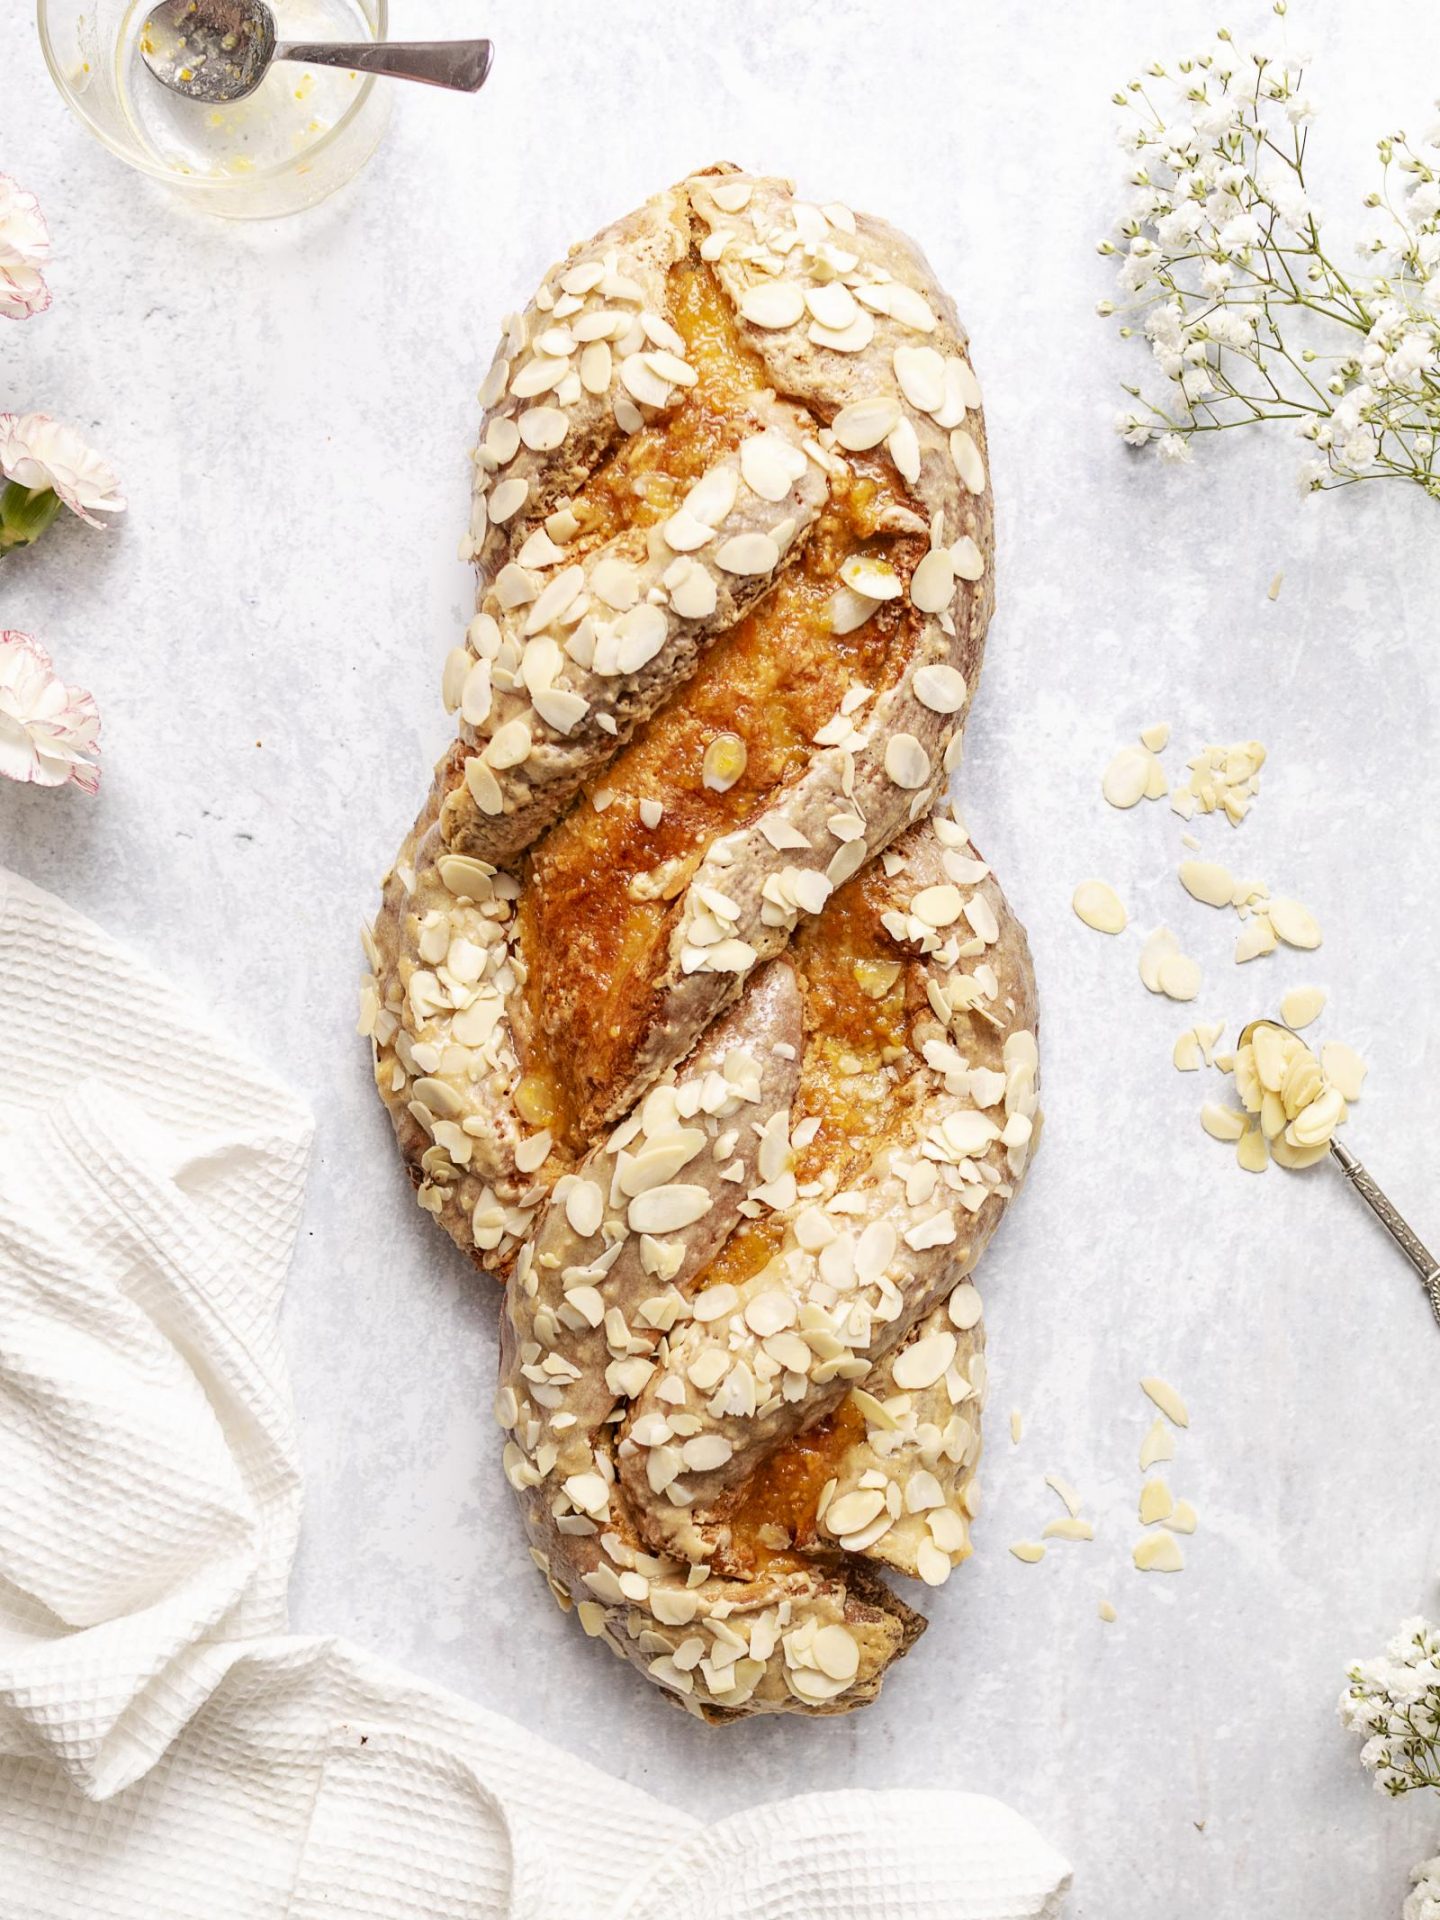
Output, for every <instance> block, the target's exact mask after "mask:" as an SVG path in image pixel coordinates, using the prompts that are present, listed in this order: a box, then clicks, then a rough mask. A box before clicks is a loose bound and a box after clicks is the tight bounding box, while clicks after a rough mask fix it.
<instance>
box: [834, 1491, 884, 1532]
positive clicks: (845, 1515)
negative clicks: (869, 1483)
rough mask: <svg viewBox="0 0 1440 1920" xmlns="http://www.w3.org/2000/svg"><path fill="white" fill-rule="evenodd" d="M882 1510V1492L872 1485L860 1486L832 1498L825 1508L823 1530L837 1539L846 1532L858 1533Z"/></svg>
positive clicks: (876, 1517)
mask: <svg viewBox="0 0 1440 1920" xmlns="http://www.w3.org/2000/svg"><path fill="white" fill-rule="evenodd" d="M884 1511H885V1496H884V1494H883V1493H881V1492H880V1491H879V1490H878V1489H877V1488H874V1487H860V1488H857V1489H856V1490H855V1492H853V1493H842V1494H841V1495H840V1496H839V1498H838V1499H835V1500H832V1501H831V1502H830V1504H829V1506H828V1507H827V1508H826V1509H825V1517H824V1521H823V1523H822V1524H823V1525H824V1528H825V1531H826V1532H827V1533H828V1534H832V1535H833V1536H834V1537H835V1538H836V1539H837V1540H838V1539H841V1538H842V1537H843V1536H845V1535H847V1534H852V1533H859V1532H860V1530H861V1529H862V1528H863V1527H868V1526H869V1525H870V1523H871V1521H872V1520H875V1519H878V1517H879V1516H880V1514H882V1513H883V1512H884Z"/></svg>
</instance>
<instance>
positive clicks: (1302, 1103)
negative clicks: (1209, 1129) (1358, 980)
mask: <svg viewBox="0 0 1440 1920" xmlns="http://www.w3.org/2000/svg"><path fill="white" fill-rule="evenodd" d="M1235 1081H1236V1088H1237V1091H1238V1092H1239V1094H1240V1098H1241V1101H1242V1103H1243V1104H1244V1106H1245V1108H1246V1110H1247V1111H1248V1112H1250V1113H1254V1114H1258V1115H1259V1116H1260V1124H1261V1128H1262V1130H1263V1132H1264V1134H1265V1136H1266V1138H1267V1139H1268V1140H1269V1142H1270V1151H1271V1153H1272V1154H1273V1155H1274V1157H1275V1158H1276V1159H1277V1160H1278V1161H1279V1162H1280V1164H1281V1165H1282V1166H1286V1167H1306V1166H1310V1165H1312V1164H1313V1163H1314V1162H1315V1161H1317V1160H1323V1159H1324V1158H1325V1157H1326V1155H1327V1154H1328V1155H1329V1157H1330V1158H1331V1159H1332V1160H1334V1161H1335V1162H1336V1163H1337V1164H1338V1165H1339V1167H1340V1170H1341V1172H1342V1173H1343V1174H1344V1176H1345V1178H1346V1179H1347V1180H1348V1181H1349V1183H1350V1185H1351V1186H1352V1187H1353V1188H1354V1189H1355V1191H1356V1192H1357V1193H1358V1194H1359V1195H1360V1198H1361V1199H1362V1200H1363V1201H1364V1202H1365V1204H1366V1206H1367V1207H1369V1209H1370V1211H1371V1212H1372V1213H1373V1214H1374V1215H1375V1218H1376V1219H1377V1220H1378V1221H1379V1222H1380V1224H1381V1226H1382V1227H1384V1229H1385V1231H1386V1233H1388V1234H1389V1236H1390V1238H1391V1239H1392V1240H1393V1241H1394V1242H1395V1244H1396V1246H1397V1247H1399V1249H1400V1251H1401V1252H1402V1253H1403V1254H1404V1256H1405V1258H1406V1259H1407V1260H1408V1261H1409V1262H1410V1264H1411V1266H1412V1267H1413V1268H1414V1269H1415V1271H1416V1273H1417V1274H1418V1275H1419V1276H1420V1283H1421V1285H1422V1286H1423V1287H1424V1288H1425V1291H1426V1293H1427V1294H1428V1295H1429V1299H1430V1307H1431V1310H1432V1312H1433V1313H1434V1315H1435V1319H1436V1321H1437V1323H1440V1260H1437V1259H1436V1258H1435V1256H1434V1254H1433V1253H1431V1252H1430V1250H1429V1248H1428V1247H1427V1246H1426V1245H1425V1243H1424V1242H1423V1241H1422V1240H1421V1238H1420V1236H1419V1234H1417V1233H1416V1232H1415V1230H1414V1228H1413V1227H1411V1226H1410V1224H1409V1222H1408V1221H1407V1220H1406V1219H1405V1218H1404V1217H1403V1216H1402V1214H1401V1213H1400V1212H1399V1210H1398V1209H1397V1208H1396V1206H1395V1205H1394V1203H1393V1202H1392V1201H1391V1200H1389V1199H1388V1198H1387V1197H1386V1195H1385V1194H1384V1193H1382V1192H1381V1190H1380V1188H1379V1186H1377V1184H1376V1182H1375V1180H1374V1178H1373V1176H1372V1175H1371V1174H1370V1173H1368V1172H1367V1171H1366V1169H1365V1168H1364V1167H1363V1166H1362V1165H1361V1164H1360V1162H1359V1160H1357V1159H1356V1157H1355V1155H1354V1154H1353V1153H1351V1151H1350V1149H1349V1148H1348V1147H1347V1146H1345V1145H1344V1144H1343V1143H1342V1142H1341V1141H1339V1140H1337V1139H1336V1137H1335V1129H1336V1127H1338V1126H1339V1125H1340V1123H1341V1122H1342V1121H1343V1120H1344V1119H1345V1117H1346V1114H1347V1111H1348V1109H1347V1107H1346V1102H1345V1095H1344V1091H1343V1089H1342V1088H1340V1087H1337V1086H1334V1085H1332V1084H1331V1083H1330V1082H1329V1081H1328V1080H1327V1079H1326V1077H1325V1074H1324V1073H1323V1072H1322V1070H1321V1065H1320V1062H1319V1061H1318V1060H1317V1059H1316V1058H1315V1055H1314V1054H1313V1053H1312V1052H1311V1050H1310V1048H1309V1047H1308V1046H1307V1045H1306V1044H1305V1042H1304V1041H1303V1040H1302V1039H1301V1038H1300V1036H1299V1034H1298V1033H1296V1032H1294V1031H1293V1029H1291V1028H1290V1027H1287V1026H1284V1025H1282V1024H1281V1022H1280V1021H1278V1020H1252V1021H1251V1022H1250V1024H1249V1025H1248V1026H1247V1027H1245V1028H1243V1029H1242V1030H1241V1034H1240V1044H1239V1046H1238V1048H1237V1049H1236V1054H1235ZM1352 1091H1353V1089H1352Z"/></svg>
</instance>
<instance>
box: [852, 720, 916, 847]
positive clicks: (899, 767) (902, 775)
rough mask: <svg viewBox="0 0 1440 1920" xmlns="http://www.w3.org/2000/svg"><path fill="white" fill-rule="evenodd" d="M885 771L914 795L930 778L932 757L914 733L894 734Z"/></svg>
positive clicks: (891, 737) (886, 750) (886, 745)
mask: <svg viewBox="0 0 1440 1920" xmlns="http://www.w3.org/2000/svg"><path fill="white" fill-rule="evenodd" d="M885 771H886V773H887V774H889V776H890V778H891V779H892V780H893V781H894V782H895V785H896V786H897V787H903V788H904V789H905V791H906V792H907V793H913V792H916V791H917V790H918V789H919V788H921V787H923V786H924V785H925V783H926V781H927V780H928V779H929V778H930V756H929V754H928V753H927V752H926V751H925V749H924V747H922V746H921V744H920V742H919V741H918V740H917V739H916V738H915V736H914V734H913V733H892V734H891V736H890V738H889V739H888V740H887V741H886V743H885ZM854 844H855V845H857V846H858V845H860V844H861V843H860V842H859V841H856V842H855V843H854ZM842 851H844V849H842Z"/></svg>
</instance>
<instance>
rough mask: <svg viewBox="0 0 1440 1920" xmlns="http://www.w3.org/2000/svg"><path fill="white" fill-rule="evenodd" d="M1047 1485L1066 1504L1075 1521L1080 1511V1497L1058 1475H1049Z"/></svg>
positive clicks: (1067, 1482) (1066, 1481) (1068, 1483)
mask: <svg viewBox="0 0 1440 1920" xmlns="http://www.w3.org/2000/svg"><path fill="white" fill-rule="evenodd" d="M1045 1484H1046V1486H1047V1487H1049V1489H1050V1491H1051V1492H1052V1493H1053V1494H1055V1495H1056V1496H1057V1497H1058V1498H1059V1499H1060V1500H1062V1501H1063V1502H1064V1504H1065V1509H1066V1511H1067V1512H1068V1513H1069V1515H1070V1518H1071V1519H1072V1520H1073V1519H1074V1518H1075V1516H1076V1514H1077V1513H1079V1511H1080V1495H1079V1494H1078V1493H1077V1492H1076V1490H1075V1488H1074V1487H1072V1486H1071V1485H1070V1482H1069V1481H1068V1480H1062V1479H1061V1478H1060V1476H1059V1474H1057V1473H1047V1474H1046V1476H1045Z"/></svg>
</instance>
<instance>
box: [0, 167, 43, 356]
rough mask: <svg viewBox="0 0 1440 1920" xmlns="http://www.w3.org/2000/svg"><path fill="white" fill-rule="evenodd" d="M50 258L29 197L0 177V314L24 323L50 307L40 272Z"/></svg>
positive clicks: (35, 206)
mask: <svg viewBox="0 0 1440 1920" xmlns="http://www.w3.org/2000/svg"><path fill="white" fill-rule="evenodd" d="M49 258H50V233H49V229H48V228H47V227H46V225H45V216H44V215H43V214H42V213H41V211H40V203H39V201H38V200H37V199H36V198H35V196H34V194H33V193H27V192H26V191H25V189H24V188H23V187H21V186H17V185H16V183H15V182H14V181H13V180H12V179H11V178H10V176H9V174H8V173H0V314H3V315H4V316H5V318H6V319H7V320H28V319H29V318H30V317H31V315H32V314H36V313H43V312H44V311H45V309H46V307H48V306H49V304H50V289H49V288H48V287H47V286H46V284H45V275H44V273H43V272H42V268H43V267H44V265H45V262H46V261H47V260H48V259H49Z"/></svg>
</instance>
